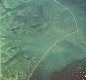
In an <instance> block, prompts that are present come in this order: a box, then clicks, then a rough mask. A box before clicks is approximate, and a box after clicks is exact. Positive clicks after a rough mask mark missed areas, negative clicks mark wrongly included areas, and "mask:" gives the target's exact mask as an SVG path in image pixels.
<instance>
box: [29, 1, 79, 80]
mask: <svg viewBox="0 0 86 80" xmlns="http://www.w3.org/2000/svg"><path fill="white" fill-rule="evenodd" d="M53 1H54V2H56V3H57V4H59V5H61V6H62V7H64V8H65V9H67V10H68V11H69V12H70V13H71V15H72V17H73V19H74V22H75V25H76V26H75V27H76V30H75V31H74V32H72V33H70V34H68V35H66V36H65V37H63V38H62V39H60V40H59V41H56V42H55V43H54V44H53V45H52V46H50V47H49V48H48V49H47V51H46V52H45V54H44V56H43V57H42V58H41V59H40V60H39V61H38V63H37V64H36V66H35V67H34V69H33V70H32V72H31V74H30V76H29V79H28V80H30V78H31V76H32V74H33V72H34V71H35V69H36V67H37V66H38V65H39V63H40V62H41V61H42V60H43V58H44V57H45V56H46V55H47V54H48V52H49V51H50V50H51V49H52V48H53V47H55V46H56V45H57V44H58V43H59V42H61V41H62V40H64V39H65V38H67V37H69V36H71V35H72V34H74V33H76V32H78V33H79V29H78V26H77V22H76V19H75V16H74V14H73V13H72V12H71V11H70V10H69V9H68V8H67V7H65V6H63V5H62V4H61V3H59V2H58V1H56V0H53Z"/></svg>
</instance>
